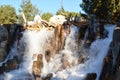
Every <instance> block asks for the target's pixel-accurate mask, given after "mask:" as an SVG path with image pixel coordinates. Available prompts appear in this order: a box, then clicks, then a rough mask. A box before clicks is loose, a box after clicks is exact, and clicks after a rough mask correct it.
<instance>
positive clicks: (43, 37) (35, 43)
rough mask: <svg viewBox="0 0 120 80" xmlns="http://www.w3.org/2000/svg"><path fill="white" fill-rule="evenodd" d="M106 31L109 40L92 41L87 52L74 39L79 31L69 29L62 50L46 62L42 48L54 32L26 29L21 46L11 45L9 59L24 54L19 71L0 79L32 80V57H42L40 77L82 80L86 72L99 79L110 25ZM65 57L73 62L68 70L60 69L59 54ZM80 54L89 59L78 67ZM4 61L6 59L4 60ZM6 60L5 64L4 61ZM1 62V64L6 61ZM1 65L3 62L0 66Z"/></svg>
mask: <svg viewBox="0 0 120 80" xmlns="http://www.w3.org/2000/svg"><path fill="white" fill-rule="evenodd" d="M105 29H106V30H107V31H108V32H109V34H108V37H107V38H105V39H97V40H96V41H94V42H93V43H92V44H91V46H90V49H89V50H88V49H87V50H86V49H84V48H81V47H80V46H79V45H78V43H77V40H76V38H77V37H78V35H77V33H78V30H79V29H78V28H77V27H74V26H71V33H70V35H69V36H67V37H66V41H65V46H64V49H63V50H61V51H60V54H56V55H54V57H52V58H51V60H50V62H49V63H47V62H46V60H45V54H44V53H45V50H46V49H45V45H46V41H47V40H49V38H50V37H52V36H53V35H54V33H53V31H48V30H46V29H42V30H40V31H39V32H36V31H29V30H26V31H25V32H23V37H22V39H21V40H20V45H19V46H17V41H16V43H15V44H14V47H13V48H12V50H11V52H10V54H9V56H8V57H7V59H8V58H12V56H13V55H23V58H21V60H22V62H21V64H20V67H19V69H17V70H13V71H10V72H7V73H4V75H2V76H1V79H2V78H3V79H5V80H28V79H32V80H33V76H32V75H31V74H32V64H33V61H35V60H36V58H35V59H32V56H33V54H43V63H44V64H43V65H44V68H43V69H42V75H43V76H45V75H46V74H48V73H53V74H54V75H53V78H52V80H63V79H65V80H83V79H84V78H85V77H86V74H87V73H93V72H94V73H96V74H97V80H98V78H99V75H100V72H101V68H102V62H103V58H104V57H105V55H106V54H107V51H108V49H109V45H110V42H111V41H112V36H113V30H114V26H113V25H106V27H105ZM84 53H85V54H84ZM63 54H66V55H67V56H66V59H67V60H68V61H69V62H70V63H72V66H71V67H70V68H67V69H63V70H59V68H60V67H61V65H62V62H61V59H62V55H63ZM79 54H83V55H84V56H87V57H88V58H89V59H88V60H86V61H85V63H83V64H77V59H78V55H79ZM7 59H6V60H7ZM6 60H5V61H6ZM5 61H4V62H5ZM1 64H2V63H1Z"/></svg>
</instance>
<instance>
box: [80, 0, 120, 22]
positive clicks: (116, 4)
mask: <svg viewBox="0 0 120 80" xmlns="http://www.w3.org/2000/svg"><path fill="white" fill-rule="evenodd" d="M82 1H83V2H82V4H80V7H82V9H83V10H84V11H85V12H86V13H87V14H88V15H89V16H90V15H91V14H95V15H96V16H97V17H98V18H101V19H105V20H108V19H112V18H113V15H115V13H117V12H118V11H119V10H120V1H119V0H82Z"/></svg>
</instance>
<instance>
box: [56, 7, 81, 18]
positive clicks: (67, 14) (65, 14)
mask: <svg viewBox="0 0 120 80" xmlns="http://www.w3.org/2000/svg"><path fill="white" fill-rule="evenodd" d="M56 15H63V16H65V17H69V16H71V17H74V16H76V15H77V16H78V17H80V13H76V12H68V11H65V10H64V8H63V7H61V8H60V9H59V10H58V11H57V12H56Z"/></svg>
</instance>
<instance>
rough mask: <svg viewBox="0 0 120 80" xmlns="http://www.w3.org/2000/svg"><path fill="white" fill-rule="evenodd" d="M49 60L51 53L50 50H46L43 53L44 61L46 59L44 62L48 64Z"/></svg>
mask: <svg viewBox="0 0 120 80" xmlns="http://www.w3.org/2000/svg"><path fill="white" fill-rule="evenodd" d="M50 58H51V52H50V50H46V51H45V59H46V61H47V62H49V61H50Z"/></svg>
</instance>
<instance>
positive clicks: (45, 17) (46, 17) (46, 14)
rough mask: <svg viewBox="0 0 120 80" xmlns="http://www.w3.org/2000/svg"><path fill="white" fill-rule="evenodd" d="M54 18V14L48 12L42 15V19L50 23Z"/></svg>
mask: <svg viewBox="0 0 120 80" xmlns="http://www.w3.org/2000/svg"><path fill="white" fill-rule="evenodd" d="M52 16H53V14H51V13H49V12H47V13H44V14H42V16H41V17H42V19H44V20H46V21H49V20H50V18H51V17H52Z"/></svg>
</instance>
